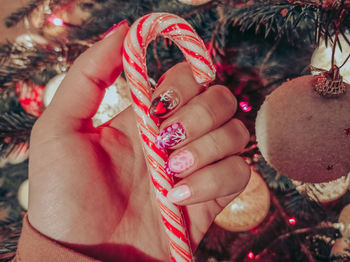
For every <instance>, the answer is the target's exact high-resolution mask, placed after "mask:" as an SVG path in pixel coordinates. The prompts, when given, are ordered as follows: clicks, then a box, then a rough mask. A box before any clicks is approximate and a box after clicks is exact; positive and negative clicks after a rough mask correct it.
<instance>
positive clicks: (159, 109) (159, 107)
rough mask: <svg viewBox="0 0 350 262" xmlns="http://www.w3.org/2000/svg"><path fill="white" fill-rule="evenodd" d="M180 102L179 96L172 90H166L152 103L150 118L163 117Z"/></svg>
mask: <svg viewBox="0 0 350 262" xmlns="http://www.w3.org/2000/svg"><path fill="white" fill-rule="evenodd" d="M179 102H180V99H179V96H178V95H177V93H176V92H175V91H174V90H171V89H170V90H167V91H166V92H164V93H162V94H160V95H159V96H158V97H157V98H156V99H154V100H153V101H152V105H151V107H150V113H151V115H152V116H156V117H158V116H164V115H166V114H167V113H169V112H170V111H171V110H173V109H174V108H176V107H177V106H178V104H179Z"/></svg>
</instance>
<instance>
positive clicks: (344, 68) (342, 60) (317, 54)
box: [311, 34, 350, 84]
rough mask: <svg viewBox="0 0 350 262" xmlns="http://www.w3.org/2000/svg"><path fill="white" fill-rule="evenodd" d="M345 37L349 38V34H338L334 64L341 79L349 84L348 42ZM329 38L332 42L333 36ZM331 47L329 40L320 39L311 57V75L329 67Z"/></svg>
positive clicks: (349, 49) (349, 51) (349, 46)
mask: <svg viewBox="0 0 350 262" xmlns="http://www.w3.org/2000/svg"><path fill="white" fill-rule="evenodd" d="M345 38H347V39H350V34H344V36H342V35H339V38H338V43H337V45H336V48H335V53H334V64H335V65H336V66H337V67H338V68H339V74H340V75H341V76H342V77H343V81H344V82H345V83H348V84H350V61H349V56H350V43H349V42H348V41H346V39H345ZM331 40H332V42H333V43H334V37H333V38H332V39H331ZM332 48H333V47H332V45H331V43H330V41H328V42H326V41H325V39H322V40H321V42H320V44H319V46H318V47H317V48H316V49H315V51H314V53H313V55H312V58H311V70H312V71H311V72H312V74H313V75H318V74H321V73H322V71H329V70H330V69H331V66H332Z"/></svg>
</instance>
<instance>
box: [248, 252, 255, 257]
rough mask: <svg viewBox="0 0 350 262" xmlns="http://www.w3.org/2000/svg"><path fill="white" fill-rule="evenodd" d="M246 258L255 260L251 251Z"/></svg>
mask: <svg viewBox="0 0 350 262" xmlns="http://www.w3.org/2000/svg"><path fill="white" fill-rule="evenodd" d="M248 258H249V259H255V255H254V253H253V252H252V251H250V252H249V253H248Z"/></svg>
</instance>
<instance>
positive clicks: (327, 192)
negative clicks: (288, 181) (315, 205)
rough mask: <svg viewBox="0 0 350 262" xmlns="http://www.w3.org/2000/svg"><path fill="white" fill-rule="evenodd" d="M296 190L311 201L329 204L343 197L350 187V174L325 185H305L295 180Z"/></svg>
mask: <svg viewBox="0 0 350 262" xmlns="http://www.w3.org/2000/svg"><path fill="white" fill-rule="evenodd" d="M293 184H294V185H295V187H296V190H297V191H298V192H299V193H300V194H303V195H307V196H308V197H309V198H310V199H311V200H313V201H317V202H321V203H327V202H331V201H334V200H337V199H339V198H340V197H342V196H343V195H344V194H345V193H346V192H347V190H348V188H349V186H350V174H348V175H346V176H342V177H340V178H338V179H336V180H333V181H330V182H325V183H318V184H316V183H315V184H313V183H303V182H299V181H295V180H293Z"/></svg>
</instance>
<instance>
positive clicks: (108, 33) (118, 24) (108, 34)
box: [102, 19, 129, 39]
mask: <svg viewBox="0 0 350 262" xmlns="http://www.w3.org/2000/svg"><path fill="white" fill-rule="evenodd" d="M125 24H129V22H128V20H126V19H125V20H123V21H121V22H119V23H117V24H114V25H113V26H112V27H111V28H110V29H108V30H107V32H106V33H104V34H103V36H102V38H103V39H105V38H107V37H109V36H111V35H112V34H113V33H114V32H115V31H117V29H118V28H120V27H121V26H122V25H125Z"/></svg>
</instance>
